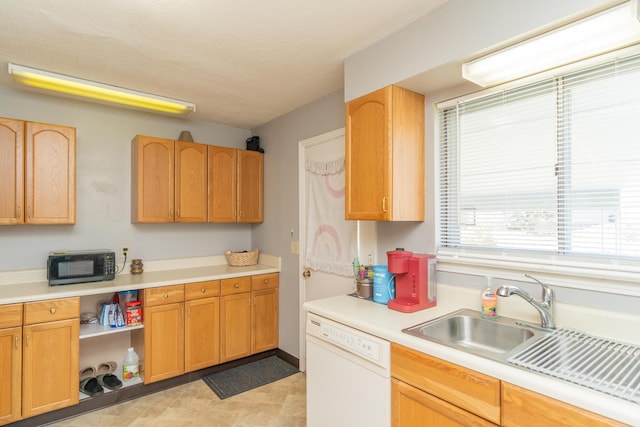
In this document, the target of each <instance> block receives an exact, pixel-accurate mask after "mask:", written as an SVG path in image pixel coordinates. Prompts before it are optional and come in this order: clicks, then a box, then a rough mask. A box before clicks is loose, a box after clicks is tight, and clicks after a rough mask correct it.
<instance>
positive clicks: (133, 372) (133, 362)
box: [122, 347, 140, 381]
mask: <svg viewBox="0 0 640 427" xmlns="http://www.w3.org/2000/svg"><path fill="white" fill-rule="evenodd" d="M139 363H140V359H139V358H138V355H137V354H136V352H135V351H134V350H133V347H129V350H128V351H127V354H126V356H125V357H124V362H122V379H123V380H125V381H131V380H134V379H136V378H138V377H139V376H140V373H139V371H138V369H139V368H138V365H139Z"/></svg>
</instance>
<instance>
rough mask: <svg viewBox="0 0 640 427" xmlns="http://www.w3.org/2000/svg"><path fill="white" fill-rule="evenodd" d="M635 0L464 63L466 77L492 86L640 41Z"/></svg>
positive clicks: (477, 82) (463, 75) (463, 72)
mask: <svg viewBox="0 0 640 427" xmlns="http://www.w3.org/2000/svg"><path fill="white" fill-rule="evenodd" d="M637 1H638V0H632V1H628V2H626V3H623V4H620V5H618V6H614V7H612V8H609V9H607V10H604V11H602V12H600V13H597V14H594V15H591V16H588V17H586V18H584V19H581V20H578V21H575V22H573V23H571V24H568V25H565V26H563V27H560V28H557V29H555V30H552V31H549V32H547V33H543V34H541V35H539V36H536V37H533V38H531V39H528V40H525V41H523V42H520V43H517V44H515V45H513V46H509V47H507V48H505V49H501V50H498V51H496V52H493V53H490V54H488V55H486V56H482V57H480V58H477V59H474V60H471V61H469V62H465V63H464V64H462V77H463V78H464V79H465V80H469V81H471V82H474V83H476V84H478V85H480V86H492V85H495V84H498V83H504V82H508V81H511V80H515V79H519V78H521V77H526V76H530V75H532V74H536V73H539V72H542V71H547V70H550V69H552V68H556V67H559V66H562V65H567V64H571V63H573V62H576V61H580V60H583V59H587V58H590V57H593V56H596V55H599V54H602V53H606V52H609V51H612V50H615V49H619V48H622V47H626V46H630V45H632V44H636V43H640V21H639V20H638V15H637V13H638V12H637V4H636V3H637Z"/></svg>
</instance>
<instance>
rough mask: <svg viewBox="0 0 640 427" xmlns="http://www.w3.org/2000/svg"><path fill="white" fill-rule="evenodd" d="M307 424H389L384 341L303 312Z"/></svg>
mask: <svg viewBox="0 0 640 427" xmlns="http://www.w3.org/2000/svg"><path fill="white" fill-rule="evenodd" d="M306 343H307V426H308V427H329V426H331V427H360V426H362V427H389V426H390V425H391V378H390V377H391V375H390V374H391V372H390V371H391V370H390V366H389V365H390V360H389V359H390V345H389V342H388V341H386V340H383V339H381V338H378V337H376V336H373V335H369V334H367V333H364V332H362V331H359V330H357V329H354V328H351V327H349V326H346V325H343V324H341V323H337V322H334V321H332V320H329V319H327V318H324V317H321V316H318V315H315V314H313V313H307V330H306Z"/></svg>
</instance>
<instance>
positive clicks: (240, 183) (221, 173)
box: [209, 145, 264, 223]
mask: <svg viewBox="0 0 640 427" xmlns="http://www.w3.org/2000/svg"><path fill="white" fill-rule="evenodd" d="M263 173H264V157H263V154H262V153H260V152H257V151H249V150H237V149H234V148H227V147H217V146H213V145H211V146H209V222H247V223H254V222H262V220H263V188H264V184H263V182H264V181H263V179H264V178H263Z"/></svg>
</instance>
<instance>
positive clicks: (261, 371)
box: [202, 356, 299, 399]
mask: <svg viewBox="0 0 640 427" xmlns="http://www.w3.org/2000/svg"><path fill="white" fill-rule="evenodd" d="M297 372H299V371H298V369H296V368H295V367H294V366H292V365H290V364H289V363H287V362H285V361H284V360H282V359H280V358H279V357H277V356H271V357H267V358H266V359H260V360H257V361H255V362H251V363H247V364H246V365H242V366H237V367H235V368H231V369H227V370H225V371H222V372H216V373H215V374H211V375H207V376H206V377H203V378H202V380H203V381H204V382H205V383H206V384H207V385H208V386H209V388H211V390H213V392H214V393H215V394H217V395H218V397H219V398H220V399H226V398H227V397H231V396H235V395H236V394H240V393H244V392H245V391H249V390H251V389H254V388H256V387H260V386H263V385H265V384H269V383H272V382H274V381H277V380H280V379H282V378H285V377H288V376H289V375H293V374H295V373H297Z"/></svg>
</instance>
